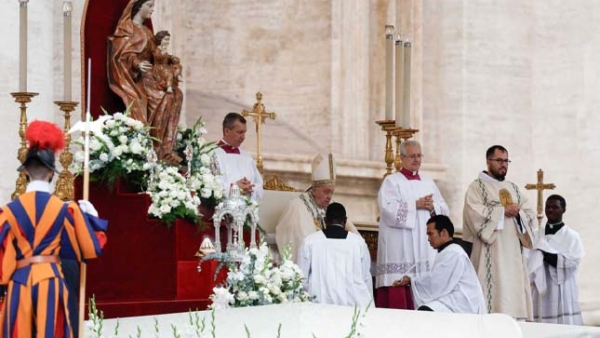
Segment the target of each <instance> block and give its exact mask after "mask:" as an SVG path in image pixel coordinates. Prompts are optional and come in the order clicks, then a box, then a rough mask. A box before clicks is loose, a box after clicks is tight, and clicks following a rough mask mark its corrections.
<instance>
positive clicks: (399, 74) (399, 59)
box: [395, 36, 404, 127]
mask: <svg viewBox="0 0 600 338" xmlns="http://www.w3.org/2000/svg"><path fill="white" fill-rule="evenodd" d="M403 86H404V44H403V43H402V40H400V36H398V39H397V40H396V90H395V97H396V127H400V126H401V125H402V122H403V121H404V119H403V118H402V115H403V114H402V109H403V108H404V103H403V102H404V100H403V97H402V95H403V93H402V87H403Z"/></svg>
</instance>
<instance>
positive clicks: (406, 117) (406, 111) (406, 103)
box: [402, 42, 412, 129]
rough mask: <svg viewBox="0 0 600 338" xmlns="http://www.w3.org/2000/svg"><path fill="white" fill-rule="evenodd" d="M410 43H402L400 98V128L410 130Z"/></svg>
mask: <svg viewBox="0 0 600 338" xmlns="http://www.w3.org/2000/svg"><path fill="white" fill-rule="evenodd" d="M411 49H412V48H411V43H410V42H405V43H404V81H403V84H402V85H403V87H404V88H403V89H404V95H403V98H402V101H403V102H402V103H403V116H402V117H403V121H402V128H403V129H410V89H411V85H410V63H411Z"/></svg>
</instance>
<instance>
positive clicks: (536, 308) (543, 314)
mask: <svg viewBox="0 0 600 338" xmlns="http://www.w3.org/2000/svg"><path fill="white" fill-rule="evenodd" d="M543 231H544V229H541V230H540V232H541V234H540V239H539V241H538V243H537V244H536V249H537V248H539V249H540V250H543V251H546V252H549V253H556V254H557V258H558V259H557V264H556V267H553V266H551V265H549V264H547V263H544V262H543V255H542V253H541V251H539V250H534V251H532V252H531V254H530V257H529V263H530V264H529V266H530V273H531V274H530V277H531V280H532V290H531V293H532V297H533V316H534V320H535V321H536V322H542V323H556V324H574V325H583V318H582V316H581V308H580V306H579V292H578V288H577V283H576V280H575V277H576V274H577V269H578V267H579V263H580V261H581V259H582V258H583V256H584V255H585V252H584V250H583V244H582V242H581V238H580V237H579V234H578V233H577V232H576V231H575V230H573V229H571V228H569V227H567V226H566V225H565V226H563V227H562V228H561V229H560V230H558V231H557V232H556V233H555V234H554V235H544V233H543Z"/></svg>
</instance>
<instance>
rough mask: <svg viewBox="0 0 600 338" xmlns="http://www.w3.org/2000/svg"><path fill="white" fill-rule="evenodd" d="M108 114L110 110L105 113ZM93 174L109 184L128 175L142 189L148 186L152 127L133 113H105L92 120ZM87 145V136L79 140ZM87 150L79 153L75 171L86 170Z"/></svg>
mask: <svg viewBox="0 0 600 338" xmlns="http://www.w3.org/2000/svg"><path fill="white" fill-rule="evenodd" d="M105 113H106V112H105ZM90 131H91V132H92V133H93V134H92V135H91V136H90V162H89V168H90V173H93V175H92V176H91V179H92V180H94V181H99V182H104V183H106V184H107V185H108V186H109V187H112V186H113V185H114V182H115V179H116V178H122V177H127V178H128V179H130V180H132V181H134V182H131V183H134V184H136V185H138V186H140V187H141V188H142V189H143V188H145V187H146V185H147V183H146V182H147V180H146V175H145V172H144V171H145V170H146V169H147V160H146V154H147V153H148V152H149V151H150V150H151V149H152V138H151V136H150V132H149V128H148V127H145V126H144V124H143V123H142V122H140V121H138V120H135V119H133V118H131V117H129V112H127V111H126V112H125V113H115V114H113V115H103V116H101V117H100V118H99V119H98V120H96V121H93V122H91V125H90ZM75 142H76V143H78V144H80V145H82V146H83V144H84V140H83V137H80V138H79V139H77V140H76V141H75ZM83 162H84V152H83V150H80V151H77V152H76V153H75V161H74V166H75V172H79V173H81V172H82V169H83Z"/></svg>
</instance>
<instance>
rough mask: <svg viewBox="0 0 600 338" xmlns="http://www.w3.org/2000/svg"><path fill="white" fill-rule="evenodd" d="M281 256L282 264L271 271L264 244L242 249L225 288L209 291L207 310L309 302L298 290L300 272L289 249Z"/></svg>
mask: <svg viewBox="0 0 600 338" xmlns="http://www.w3.org/2000/svg"><path fill="white" fill-rule="evenodd" d="M281 256H282V264H281V265H280V266H278V267H275V266H273V263H272V257H271V254H270V252H269V249H268V247H267V244H266V243H265V242H263V243H262V244H261V245H260V247H259V248H252V249H246V250H245V252H244V255H243V256H242V257H241V261H240V262H232V263H231V264H230V267H229V272H228V274H227V280H226V285H225V286H218V287H215V288H214V289H213V295H211V297H210V299H211V300H212V302H213V303H212V304H211V305H210V307H211V308H214V309H222V308H229V307H243V306H255V305H267V304H280V303H288V302H310V301H312V299H313V297H312V296H311V295H309V294H308V293H307V292H306V291H305V290H304V288H303V286H302V281H303V279H304V276H303V275H302V271H301V270H300V268H299V267H298V266H297V265H296V264H294V262H293V261H292V260H291V248H289V247H287V248H284V250H283V252H282V254H281Z"/></svg>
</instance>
